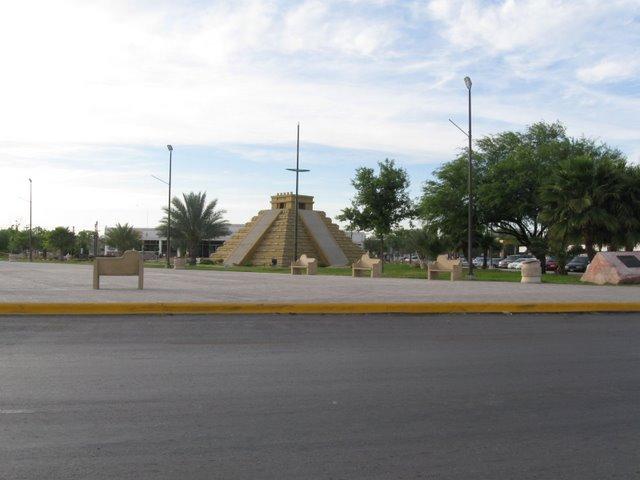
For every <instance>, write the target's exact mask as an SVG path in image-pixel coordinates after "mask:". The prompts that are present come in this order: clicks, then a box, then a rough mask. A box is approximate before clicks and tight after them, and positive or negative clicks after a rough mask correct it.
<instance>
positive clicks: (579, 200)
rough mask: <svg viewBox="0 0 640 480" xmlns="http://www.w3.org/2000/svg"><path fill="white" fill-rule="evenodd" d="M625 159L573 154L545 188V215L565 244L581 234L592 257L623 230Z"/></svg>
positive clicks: (543, 215)
mask: <svg viewBox="0 0 640 480" xmlns="http://www.w3.org/2000/svg"><path fill="white" fill-rule="evenodd" d="M624 170H625V162H624V161H623V160H622V161H621V160H620V159H613V158H608V157H594V156H592V155H589V154H583V155H576V156H572V157H569V158H568V159H567V160H566V161H564V162H562V163H561V164H560V165H559V168H558V170H556V172H555V175H554V178H553V179H552V180H551V182H550V183H549V184H548V185H547V186H546V187H545V188H544V189H543V192H542V196H541V197H542V201H543V202H544V209H543V212H542V214H541V218H542V220H543V221H545V223H547V224H548V225H549V226H550V230H551V232H550V234H551V236H552V237H555V239H562V240H561V243H564V244H565V245H566V241H567V240H568V239H569V238H571V237H578V238H580V239H581V241H582V243H584V246H585V250H586V251H587V255H588V256H589V259H590V260H591V259H593V257H594V256H595V247H594V245H595V244H598V243H601V244H610V243H611V242H612V241H613V239H614V237H615V235H616V233H617V232H619V231H620V224H621V221H620V220H621V219H620V218H619V212H620V210H621V208H622V206H621V205H622V203H623V201H624V200H623V195H622V193H623V192H622V188H623V184H622V182H621V180H622V178H623V177H624Z"/></svg>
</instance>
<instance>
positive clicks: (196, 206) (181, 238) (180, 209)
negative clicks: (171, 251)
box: [158, 192, 229, 263]
mask: <svg viewBox="0 0 640 480" xmlns="http://www.w3.org/2000/svg"><path fill="white" fill-rule="evenodd" d="M217 204H218V200H217V199H214V200H212V201H210V202H209V203H207V194H206V192H198V193H195V192H190V193H183V194H182V200H180V199H179V198H178V197H173V199H172V200H171V238H172V239H175V240H176V242H177V243H180V242H181V243H183V244H184V245H186V247H187V252H188V254H189V257H190V258H191V262H192V263H195V262H196V257H197V256H198V248H199V246H200V242H201V241H202V240H203V239H207V238H215V237H221V236H224V235H227V234H228V233H229V223H228V222H227V221H226V220H224V218H223V215H224V214H225V213H226V211H225V210H216V206H217ZM164 212H165V214H168V213H169V212H168V209H167V208H166V207H165V208H164ZM167 223H168V220H167V217H166V216H165V217H164V218H163V219H162V220H161V222H160V225H159V226H158V232H159V233H160V235H162V236H164V237H166V235H167Z"/></svg>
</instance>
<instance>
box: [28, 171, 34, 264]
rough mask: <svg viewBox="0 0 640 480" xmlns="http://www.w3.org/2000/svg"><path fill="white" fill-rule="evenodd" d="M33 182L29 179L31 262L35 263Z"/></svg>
mask: <svg viewBox="0 0 640 480" xmlns="http://www.w3.org/2000/svg"><path fill="white" fill-rule="evenodd" d="M32 192H33V181H32V180H31V178H29V261H30V262H33V235H32V234H31V230H32V227H33V225H32V220H33V195H32Z"/></svg>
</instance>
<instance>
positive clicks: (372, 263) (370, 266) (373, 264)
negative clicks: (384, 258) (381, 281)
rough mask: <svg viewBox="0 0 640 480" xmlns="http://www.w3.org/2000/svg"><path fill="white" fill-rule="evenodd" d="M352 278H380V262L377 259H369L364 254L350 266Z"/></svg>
mask: <svg viewBox="0 0 640 480" xmlns="http://www.w3.org/2000/svg"><path fill="white" fill-rule="evenodd" d="M351 276H352V277H371V278H374V277H381V276H382V262H381V261H380V259H379V258H371V257H369V254H368V253H365V254H364V255H362V257H360V258H359V259H358V260H357V261H356V262H354V263H353V265H351Z"/></svg>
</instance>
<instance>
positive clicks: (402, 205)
mask: <svg viewBox="0 0 640 480" xmlns="http://www.w3.org/2000/svg"><path fill="white" fill-rule="evenodd" d="M378 168H379V173H378V175H376V174H375V171H374V169H373V168H368V167H360V168H358V169H357V170H356V175H355V178H353V180H352V181H351V184H352V185H353V187H354V188H355V189H356V195H355V198H354V199H353V200H352V201H351V207H347V208H345V209H343V210H342V213H341V214H340V215H338V217H337V218H338V220H340V221H342V222H348V223H349V225H350V226H351V228H352V229H356V230H363V231H365V232H373V234H374V235H375V236H376V238H377V239H378V240H379V241H380V258H381V259H382V258H383V257H384V239H385V237H386V236H387V235H389V234H390V233H391V231H392V229H394V228H397V227H398V225H399V224H400V222H401V221H402V220H405V219H407V218H410V217H412V216H413V214H414V213H413V205H412V202H411V199H410V198H409V193H408V188H409V177H408V175H407V171H406V170H405V169H403V168H400V167H396V165H395V162H394V161H393V160H389V159H386V160H385V161H384V162H378Z"/></svg>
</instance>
